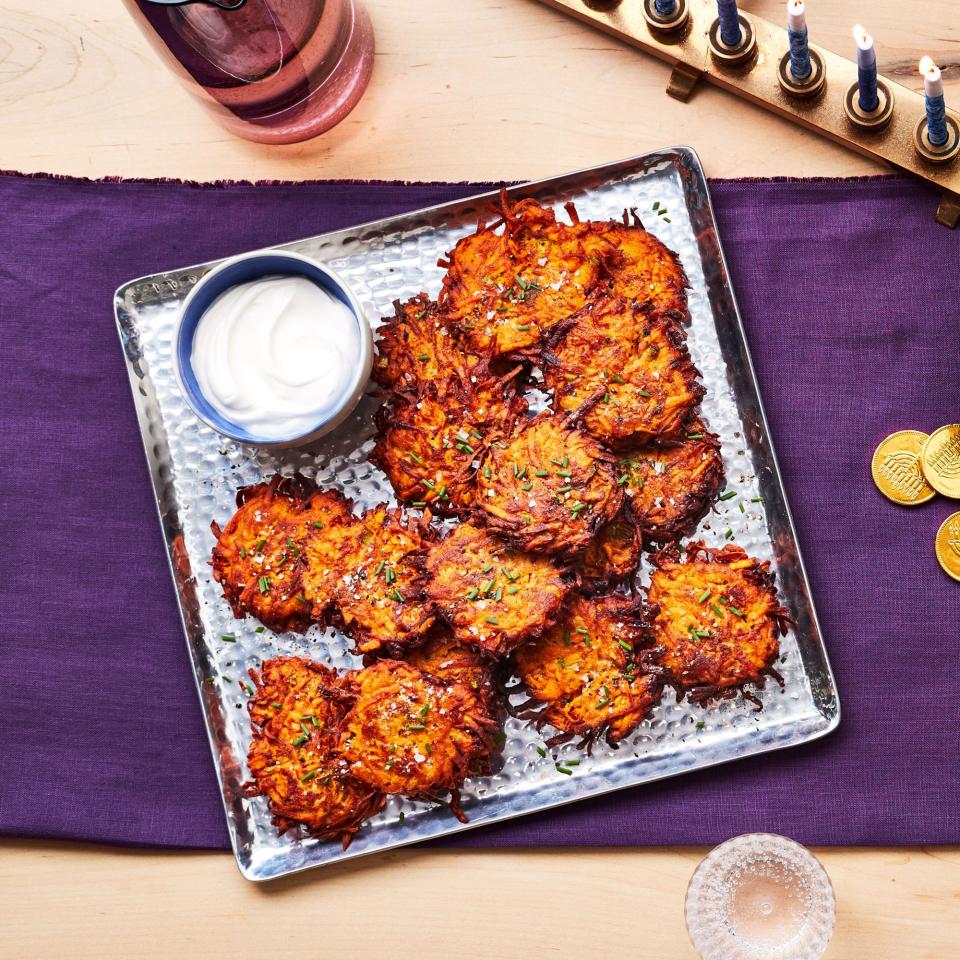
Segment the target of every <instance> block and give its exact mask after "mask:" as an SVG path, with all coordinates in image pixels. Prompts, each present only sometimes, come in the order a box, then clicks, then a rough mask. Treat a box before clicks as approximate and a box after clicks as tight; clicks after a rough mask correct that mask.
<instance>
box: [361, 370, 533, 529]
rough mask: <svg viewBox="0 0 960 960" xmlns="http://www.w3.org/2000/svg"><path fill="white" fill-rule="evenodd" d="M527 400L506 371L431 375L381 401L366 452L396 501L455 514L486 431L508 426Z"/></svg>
mask: <svg viewBox="0 0 960 960" xmlns="http://www.w3.org/2000/svg"><path fill="white" fill-rule="evenodd" d="M526 407H527V404H526V401H525V400H524V399H523V397H522V396H520V395H519V394H518V393H517V391H516V388H515V387H514V385H513V383H512V382H511V379H510V378H507V379H506V380H494V379H493V378H490V377H485V378H484V380H483V382H481V383H472V382H471V381H470V380H469V379H468V380H462V379H461V378H460V377H459V376H449V377H447V378H446V379H443V380H432V381H429V382H427V383H425V384H423V386H422V388H421V389H420V391H419V392H418V393H415V394H409V395H397V396H396V397H395V398H394V400H393V402H392V404H391V405H386V406H383V407H381V408H380V410H379V412H378V414H377V427H378V431H379V433H378V436H377V444H376V446H375V447H374V451H373V454H372V455H371V457H370V459H371V461H372V462H373V463H375V464H376V465H377V466H378V467H380V468H381V469H382V470H383V472H384V473H385V474H386V475H387V477H389V479H390V483H391V484H392V485H393V489H394V491H395V492H396V495H397V499H398V500H401V501H403V502H404V503H408V504H412V505H413V506H416V507H426V506H429V507H430V508H431V510H433V511H434V512H436V513H441V514H446V515H452V516H456V515H458V514H461V513H463V512H464V510H466V509H467V508H469V507H470V506H471V504H472V503H473V498H474V489H475V483H474V476H475V474H476V466H475V463H476V462H477V461H478V459H479V458H480V457H481V456H482V455H483V452H484V450H485V449H486V442H487V441H486V438H487V437H488V436H489V435H490V432H491V431H492V430H496V431H500V432H506V433H509V432H510V431H511V430H512V429H513V427H514V425H515V424H516V422H517V420H518V418H519V417H521V416H522V415H523V413H524V412H525V411H526Z"/></svg>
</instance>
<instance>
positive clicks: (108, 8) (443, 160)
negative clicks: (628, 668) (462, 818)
mask: <svg viewBox="0 0 960 960" xmlns="http://www.w3.org/2000/svg"><path fill="white" fill-rule="evenodd" d="M624 2H636V0H624ZM367 6H368V8H369V9H370V12H371V14H372V17H373V20H374V24H375V28H376V31H377V49H378V52H377V64H376V69H375V74H374V80H373V83H372V85H371V88H370V91H369V92H368V94H367V96H366V98H365V99H364V101H363V103H362V104H361V105H360V107H359V108H358V109H357V110H356V111H355V112H354V113H353V114H352V115H351V116H350V117H349V118H348V120H347V121H346V122H345V123H344V124H342V125H341V126H340V127H339V128H337V129H335V130H334V131H332V132H331V133H329V134H327V135H326V136H324V137H321V138H319V139H317V140H315V141H313V142H311V143H307V144H300V145H295V146H290V147H264V146H258V145H255V144H250V143H246V142H243V141H239V140H235V139H233V138H232V137H230V136H228V135H227V134H226V133H224V132H223V131H222V130H221V129H220V128H219V127H218V126H217V125H216V123H215V122H214V121H213V120H212V119H211V118H210V117H209V116H208V115H207V114H206V112H205V111H203V110H202V109H201V108H200V107H199V106H198V105H197V104H196V103H195V102H194V101H193V100H192V98H191V97H190V96H189V95H188V94H187V93H186V92H185V91H183V90H182V89H181V88H180V87H179V86H178V85H177V82H176V81H175V80H174V78H173V77H172V76H171V75H170V74H169V73H168V72H167V70H166V68H165V67H164V66H163V65H162V64H161V63H160V62H159V61H158V60H157V59H156V57H155V56H154V55H153V53H152V52H151V51H150V49H149V48H148V47H147V45H146V43H145V42H144V40H143V38H142V37H141V36H140V34H139V33H138V31H137V29H136V27H135V26H134V24H133V22H132V21H131V20H130V19H129V18H128V16H127V14H126V13H125V12H124V10H123V9H122V7H121V6H120V4H118V3H117V2H116V0H39V2H38V0H0V129H2V130H3V137H2V138H0V168H3V169H8V170H9V169H18V170H23V171H49V172H54V173H68V174H74V175H80V176H91V177H97V176H105V175H122V176H130V177H181V178H185V179H199V180H210V179H219V178H243V179H261V178H264V179H274V178H289V179H305V178H315V177H375V178H394V177H395V178H402V179H420V180H429V179H451V180H461V179H482V180H488V179H496V178H504V179H515V178H523V177H539V176H544V175H548V174H555V173H558V172H561V171H564V170H568V169H573V168H576V167H580V166H584V165H588V164H594V163H600V162H603V161H606V160H611V159H614V158H616V157H621V156H627V155H630V154H635V153H640V152H643V151H644V150H648V149H653V148H656V147H661V146H664V145H666V144H671V143H688V144H691V145H693V146H694V147H695V148H696V149H697V150H698V151H699V152H700V154H701V156H702V157H703V159H704V163H705V166H706V168H707V170H708V172H709V173H710V174H711V175H712V176H745V175H754V176H756V175H771V174H774V175H793V176H801V175H813V174H822V175H828V176H849V175H853V174H861V173H871V172H877V171H878V168H876V167H874V166H873V165H871V164H870V163H868V162H866V161H864V160H862V159H860V158H857V157H854V156H853V155H852V154H849V153H847V152H846V151H844V150H843V149H841V148H839V147H837V146H834V145H831V144H828V143H826V142H824V141H821V140H819V139H817V138H816V137H814V136H811V135H810V134H807V133H803V132H800V131H797V130H795V129H793V128H792V127H791V126H790V125H789V124H787V123H786V122H784V121H782V120H779V119H776V118H774V117H771V116H768V115H767V114H765V113H764V112H762V111H761V110H759V109H756V108H753V107H750V106H747V105H744V104H742V103H740V102H737V101H734V100H733V99H731V98H729V97H727V96H725V95H724V94H722V93H720V92H719V91H717V90H712V89H704V90H701V91H699V92H698V93H697V94H696V96H695V97H694V99H693V100H692V101H691V102H690V103H689V104H686V105H684V104H680V103H677V102H676V101H674V100H671V99H669V98H668V97H667V96H666V95H665V94H664V88H665V86H666V81H667V70H666V67H664V66H663V65H662V64H660V63H658V62H656V61H654V60H652V59H650V58H647V57H644V56H641V55H638V54H637V53H636V52H634V51H632V50H630V49H628V48H627V47H625V46H622V45H620V44H618V43H617V42H615V41H613V40H611V39H610V38H608V37H605V36H603V35H601V34H599V33H597V32H594V31H591V30H589V29H588V28H586V27H584V26H582V25H579V24H577V23H574V22H573V21H571V20H568V19H566V18H564V17H562V16H560V15H559V14H557V13H555V12H553V11H551V10H549V9H547V8H546V7H544V6H542V5H541V4H540V3H538V2H536V0H457V2H450V0H404V2H403V3H400V2H397V0H367ZM744 6H745V8H746V9H749V10H753V11H755V12H757V13H759V14H761V15H762V16H766V17H770V18H771V19H778V18H779V17H780V16H781V4H780V3H779V2H774V0H754V2H753V3H749V2H746V3H745V4H744ZM955 11H956V7H955V0H926V2H925V3H923V4H919V3H917V4H910V5H909V9H908V5H906V4H904V3H902V2H900V0H874V2H873V3H869V4H868V3H861V4H858V5H857V4H855V5H851V4H849V3H845V2H842V0H816V3H815V4H814V3H811V9H810V21H811V36H812V37H813V38H814V39H815V41H816V42H817V43H820V44H822V45H824V46H828V47H831V48H832V49H835V50H838V51H846V50H848V49H849V48H850V46H851V43H850V33H849V31H850V26H851V21H852V20H853V19H854V18H855V17H857V18H862V19H864V20H865V21H866V25H867V26H868V28H869V29H870V30H871V31H872V32H873V34H874V36H875V37H876V40H877V43H878V46H879V59H880V66H881V69H882V70H883V71H884V72H886V73H889V74H892V75H893V76H894V77H896V78H897V79H899V80H900V81H901V82H904V83H907V84H908V85H911V86H915V87H919V83H918V82H917V81H918V78H917V76H916V73H915V68H916V62H917V60H918V59H919V56H920V55H921V54H922V53H930V54H931V55H933V56H934V57H935V58H936V59H937V60H938V62H939V63H940V64H941V65H943V66H944V67H945V68H946V69H945V73H944V76H945V79H946V81H947V87H948V91H947V93H948V99H952V100H953V102H954V105H955V106H957V105H960V21H958V20H957V18H956V15H955ZM703 852H704V851H702V850H699V849H691V848H672V849H659V850H645V849H641V850H585V849H579V850H528V851H521V850H513V851H507V850H500V851H452V852H439V851H412V850H411V851H401V852H396V853H390V854H387V855H385V856H382V857H378V858H371V859H367V860H363V861H359V862H355V863H351V864H347V865H344V866H343V867H339V868H333V869H330V870H324V871H321V872H314V873H312V874H306V875H303V876H301V877H297V878H292V879H290V880H288V881H281V882H279V883H276V884H273V885H270V886H262V887H255V886H252V885H251V884H249V883H247V882H246V881H244V880H242V879H241V877H240V875H239V873H238V872H237V869H236V867H235V865H234V863H233V859H232V857H231V856H229V855H228V854H225V853H184V852H173V851H170V852H157V851H134V850H120V849H115V848H105V847H95V846H87V845H71V844H65V843H53V842H41V841H12V840H10V841H4V842H2V843H0V957H3V958H8V957H9V958H11V960H13V958H15V960H33V958H43V960H48V958H50V960H60V958H63V957H68V956H69V957H73V958H77V960H85V958H91V960H93V958H96V960H101V958H104V957H123V958H124V960H134V958H164V960H166V958H171V957H201V956H202V957H204V958H220V957H223V958H227V957H229V958H231V960H233V958H237V957H241V956H265V957H279V956H287V955H295V956H298V957H305V958H313V957H337V958H338V960H354V958H357V960H359V958H364V960H366V958H369V957H373V956H379V955H383V956H385V957H387V958H389V960H405V958H411V960H414V958H415V960H439V958H446V957H450V956H454V957H458V958H460V960H488V958H489V960H494V958H495V960H503V958H507V960H510V958H513V957H531V958H541V957H550V958H571V960H573V958H576V960H580V958H582V957H585V956H592V955H596V954H597V953H603V955H605V956H606V955H612V956H625V957H631V958H634V957H635V958H640V960H644V958H656V960H666V958H671V960H673V958H685V957H692V956H693V952H692V950H691V948H690V946H689V944H688V942H687V938H686V934H685V932H684V927H683V894H684V891H685V888H686V884H687V882H688V880H689V877H690V874H691V873H692V871H693V869H694V866H695V865H696V863H697V862H698V860H699V859H700V857H701V856H702V855H703ZM819 855H820V856H821V858H822V859H823V862H824V865H825V866H826V868H827V870H828V872H829V873H830V875H831V877H832V879H833V882H834V884H835V886H836V890H837V895H838V906H839V920H838V927H837V932H836V936H835V939H834V942H833V943H832V944H831V947H830V949H829V951H828V954H827V957H828V960H843V958H850V960H865V958H870V960H903V958H906V957H909V958H911V960H941V958H946V957H950V956H953V955H954V954H955V952H956V949H957V947H958V946H960V848H936V849H890V850H824V851H819Z"/></svg>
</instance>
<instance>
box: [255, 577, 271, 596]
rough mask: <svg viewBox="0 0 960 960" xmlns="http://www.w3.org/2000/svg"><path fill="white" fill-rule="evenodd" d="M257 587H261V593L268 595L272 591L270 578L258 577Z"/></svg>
mask: <svg viewBox="0 0 960 960" xmlns="http://www.w3.org/2000/svg"><path fill="white" fill-rule="evenodd" d="M257 587H259V589H260V592H261V593H266V592H267V591H268V590H269V589H270V578H269V577H257Z"/></svg>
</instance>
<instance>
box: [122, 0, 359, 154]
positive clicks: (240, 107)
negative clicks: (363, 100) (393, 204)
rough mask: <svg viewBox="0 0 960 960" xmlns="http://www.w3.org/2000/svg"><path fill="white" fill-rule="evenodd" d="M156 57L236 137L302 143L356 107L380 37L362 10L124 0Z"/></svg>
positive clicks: (290, 1)
mask: <svg viewBox="0 0 960 960" xmlns="http://www.w3.org/2000/svg"><path fill="white" fill-rule="evenodd" d="M124 3H125V4H126V6H127V9H128V10H129V11H130V12H131V14H132V15H133V16H134V18H135V19H136V21H137V22H138V24H139V26H140V28H141V30H142V31H143V32H144V33H145V34H146V36H147V38H148V39H149V40H150V42H151V43H152V45H153V47H154V49H156V50H157V51H158V53H159V54H160V55H161V56H162V58H163V59H164V60H165V61H166V62H167V63H168V64H169V65H170V66H171V67H172V68H173V69H174V70H175V71H176V73H177V74H178V75H179V76H180V78H181V80H183V81H184V83H185V85H186V86H187V88H188V89H189V90H190V91H191V92H192V93H194V94H195V95H196V96H198V97H199V98H200V99H201V101H202V102H203V103H204V104H205V105H206V106H207V107H209V108H210V109H211V110H213V111H214V112H215V113H216V115H217V116H218V117H219V119H220V120H221V122H222V123H223V124H224V125H225V126H226V127H227V129H228V130H230V131H231V133H234V134H236V135H237V136H240V137H245V138H246V139H248V140H256V141H258V142H260V143H294V142H296V141H298V140H308V139H309V138H310V137H315V136H317V134H319V133H323V131H325V130H329V129H330V128H331V127H333V126H334V125H335V124H337V123H339V122H340V121H341V120H343V118H344V117H345V116H346V115H347V114H348V113H349V112H350V111H351V110H352V109H353V108H354V107H355V106H356V105H357V102H358V101H359V100H360V97H361V96H362V95H363V92H364V90H365V89H366V87H367V84H368V82H369V80H370V74H371V71H372V69H373V28H372V26H371V24H370V19H369V17H368V16H367V12H366V10H365V9H364V8H363V7H362V6H361V4H360V3H358V2H357V0H124Z"/></svg>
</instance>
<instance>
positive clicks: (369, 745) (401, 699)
mask: <svg viewBox="0 0 960 960" xmlns="http://www.w3.org/2000/svg"><path fill="white" fill-rule="evenodd" d="M354 679H355V681H356V684H357V687H358V690H359V695H358V698H357V701H356V703H355V704H354V706H353V708H352V709H351V711H350V713H349V715H348V716H347V718H346V720H345V723H344V727H343V732H342V734H341V738H340V751H341V753H342V754H343V756H344V758H345V759H346V760H347V763H348V764H349V769H350V772H351V773H352V774H353V775H354V776H355V777H357V778H358V779H360V780H363V781H364V782H365V783H369V784H370V785H371V786H373V787H376V788H377V789H378V790H382V791H383V792H384V793H388V794H403V795H404V796H407V797H412V798H423V799H436V798H437V795H438V794H439V793H442V792H443V791H450V792H451V793H452V794H453V798H454V799H453V803H452V804H451V808H452V809H453V810H454V812H455V813H457V814H458V816H459V817H460V818H461V819H463V816H462V814H461V813H459V810H458V805H457V795H458V791H459V789H460V787H461V786H462V785H463V781H464V780H465V779H466V777H468V776H470V775H471V774H472V773H475V772H478V771H482V770H483V769H485V767H486V764H487V762H488V758H489V755H490V751H491V748H492V746H493V737H494V735H495V734H496V723H495V722H494V720H493V719H492V718H491V717H490V716H489V714H488V713H487V710H486V708H485V707H484V705H483V703H482V702H481V700H480V699H479V698H478V697H477V695H476V694H475V693H474V692H473V691H472V690H471V689H470V688H469V687H467V686H465V685H464V684H462V683H459V682H458V681H456V680H452V679H448V680H441V679H439V678H438V677H435V676H431V675H430V674H428V673H424V672H422V671H421V670H418V669H416V668H415V667H412V666H411V665H410V664H408V663H404V662H402V661H399V660H380V661H378V662H377V663H375V664H373V666H370V667H367V668H365V669H363V670H361V671H359V672H358V673H356V674H355V675H354Z"/></svg>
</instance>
